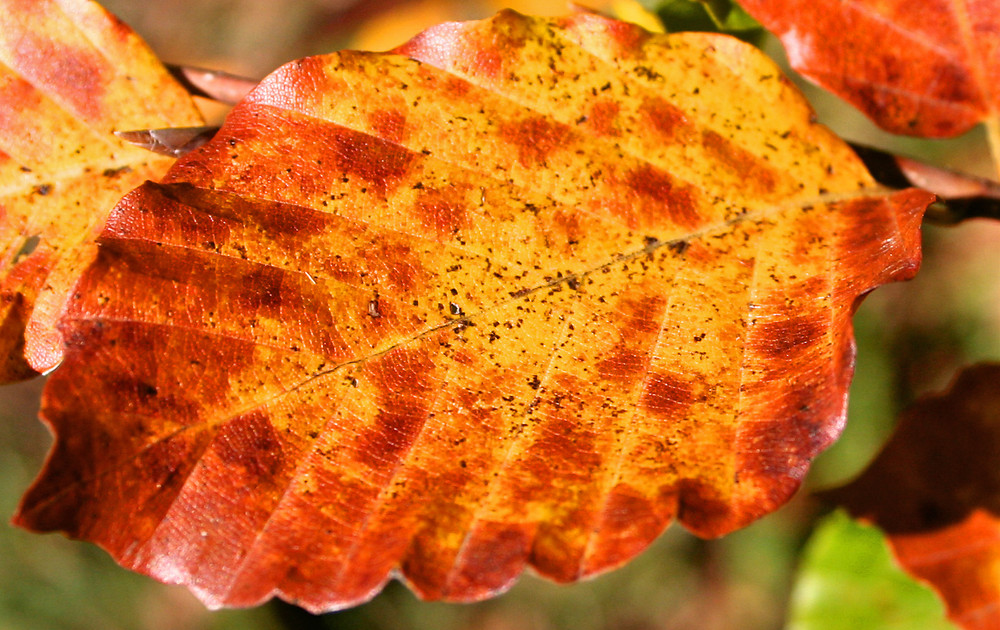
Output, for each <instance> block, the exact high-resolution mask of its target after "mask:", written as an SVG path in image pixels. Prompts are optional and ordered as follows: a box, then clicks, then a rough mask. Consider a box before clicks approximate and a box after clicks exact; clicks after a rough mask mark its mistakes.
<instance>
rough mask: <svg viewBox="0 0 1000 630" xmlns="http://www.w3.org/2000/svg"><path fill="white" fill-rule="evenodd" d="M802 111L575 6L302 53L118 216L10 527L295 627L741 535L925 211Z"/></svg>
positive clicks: (701, 52)
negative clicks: (397, 597) (394, 584)
mask: <svg viewBox="0 0 1000 630" xmlns="http://www.w3.org/2000/svg"><path fill="white" fill-rule="evenodd" d="M811 114H812V112H811V110H810V109H809V107H808V105H807V104H806V102H805V100H804V99H803V98H802V97H801V95H799V94H798V93H797V92H796V91H795V90H794V88H793V87H791V85H790V83H789V82H788V81H787V80H786V79H785V78H783V77H782V75H781V74H780V72H779V71H778V69H777V68H776V67H775V66H774V65H773V63H771V62H770V61H769V60H768V59H767V58H766V57H765V56H764V55H763V54H762V53H760V52H759V51H758V50H756V49H754V48H753V47H751V46H749V45H746V44H743V43H741V42H739V41H738V40H735V39H732V38H730V37H726V36H720V35H712V34H702V33H682V34H676V35H669V36H667V35H655V34H651V33H648V32H646V31H643V30H642V29H640V28H639V27H637V26H634V25H630V24H626V23H622V22H617V21H614V20H611V19H608V18H604V17H600V16H597V15H593V14H579V15H574V16H570V17H566V18H561V19H551V20H546V19H537V18H529V17H525V16H522V15H519V14H517V13H513V12H502V13H500V14H498V15H497V16H495V17H494V18H492V19H490V20H485V21H480V22H467V23H449V24H443V25H441V26H438V27H435V28H433V29H430V30H429V31H426V32H425V33H423V34H421V35H419V36H418V37H417V38H415V39H414V40H412V41H411V42H409V43H408V44H406V45H404V46H403V47H401V48H400V49H398V50H397V51H395V52H394V53H389V54H385V53H379V54H376V53H361V52H350V51H346V52H341V53H337V54H331V55H327V56H322V57H313V58H308V59H303V60H300V61H296V62H293V63H290V64H288V65H286V66H284V67H282V68H281V69H279V70H278V71H276V72H275V73H274V74H272V75H271V76H270V77H268V78H267V79H265V80H264V81H263V82H262V83H261V84H260V85H259V86H258V87H257V88H256V89H255V90H254V91H252V92H251V93H250V94H249V95H248V97H247V98H246V99H245V100H244V101H243V102H242V103H241V104H239V105H238V106H237V107H236V108H235V109H234V110H233V111H232V112H231V114H230V115H229V117H228V118H227V120H226V122H225V124H224V126H223V127H222V129H221V130H220V131H219V133H218V134H217V135H216V136H215V138H214V139H213V140H212V141H211V142H209V143H208V144H206V145H205V146H204V147H202V148H201V149H199V150H197V151H195V152H193V153H191V154H188V155H187V156H185V157H184V158H182V159H181V160H179V161H178V162H177V164H176V165H175V166H174V167H173V168H172V169H171V171H170V173H168V175H167V176H166V177H165V178H164V180H163V182H162V183H160V184H153V183H147V184H144V185H143V186H141V187H140V188H139V189H137V190H136V191H134V192H132V193H130V194H129V195H128V196H127V197H125V198H124V199H123V200H122V202H121V203H120V204H119V206H118V207H117V208H116V209H115V211H114V212H113V214H112V216H111V217H110V219H109V221H108V225H107V227H106V229H105V231H104V233H103V235H102V236H101V239H100V245H101V246H100V250H99V256H98V258H97V260H96V261H95V262H94V263H93V265H92V266H91V267H90V268H89V269H88V270H87V271H86V273H85V274H84V276H83V278H82V279H81V281H80V282H79V284H78V285H77V287H76V289H75V291H74V299H72V300H71V301H70V302H69V303H68V305H67V307H66V309H65V312H64V315H63V317H62V319H61V323H60V331H61V332H62V334H63V337H64V340H65V358H64V362H63V366H62V367H61V368H60V369H59V370H58V371H57V372H56V373H55V374H54V375H53V377H52V378H51V379H50V381H49V383H48V386H47V389H46V392H45V395H44V402H43V412H42V413H43V417H44V419H45V421H46V422H48V423H49V424H50V425H51V427H52V428H53V430H54V432H55V434H56V436H57V438H56V443H55V446H54V450H53V453H52V454H51V456H50V458H49V460H48V463H47V465H46V468H45V470H44V472H43V473H42V475H41V476H40V478H39V479H38V480H37V481H36V482H35V484H34V486H33V487H32V488H31V489H30V490H29V492H28V494H27V495H26V497H25V498H24V500H23V503H22V505H21V507H20V510H19V513H18V515H17V517H16V520H17V522H18V523H19V524H21V525H23V526H26V527H30V528H34V529H38V530H64V531H66V532H67V533H69V534H70V535H71V536H74V537H80V538H85V539H89V540H93V541H96V542H98V543H99V544H101V545H102V546H104V547H105V548H106V549H108V550H109V551H110V552H111V554H112V555H113V556H114V557H115V558H116V559H117V560H118V561H119V562H120V563H122V564H123V565H125V566H127V567H130V568H133V569H135V570H137V571H141V572H143V573H147V574H149V575H152V576H155V577H157V578H159V579H161V580H164V581H167V582H174V583H183V584H187V585H188V586H189V587H191V588H192V589H193V590H194V591H195V593H197V594H198V595H199V597H201V598H202V599H203V600H204V601H205V602H206V603H207V604H208V605H210V606H213V607H217V606H248V605H253V604H256V603H258V602H261V601H263V600H265V599H267V598H268V597H270V596H272V595H275V594H277V595H280V596H281V597H284V598H286V599H289V600H291V601H295V602H296V603H297V604H299V605H301V606H304V607H305V608H307V609H309V610H313V611H323V610H332V609H336V608H342V607H345V606H350V605H353V604H357V603H359V602H361V601H364V600H366V599H368V598H370V597H371V596H372V595H373V594H374V593H376V592H377V591H378V590H379V589H380V588H381V587H382V585H383V584H384V583H385V582H386V580H388V579H389V578H390V577H391V576H393V575H398V576H400V577H401V578H402V579H404V580H405V581H406V582H407V583H408V584H409V585H410V586H411V588H413V590H414V591H416V592H417V594H418V595H420V596H421V597H424V598H428V599H439V598H440V599H447V600H456V601H469V600H476V599H482V598H485V597H489V596H492V595H494V594H496V593H498V592H500V591H502V590H503V589H505V588H507V587H508V586H509V585H510V584H511V583H512V582H513V581H514V580H515V579H516V578H517V576H518V575H519V574H520V573H521V572H522V571H523V570H524V569H525V568H526V567H528V566H531V567H534V569H535V570H536V571H537V572H538V573H540V574H542V575H544V576H547V577H549V578H551V579H554V580H558V581H572V580H577V579H580V578H583V577H586V576H590V575H594V574H597V573H600V572H602V571H605V570H608V569H611V568H613V567H617V566H619V565H621V564H623V563H624V562H626V561H627V560H629V559H630V558H632V557H633V556H634V555H636V554H637V553H639V552H640V551H641V550H642V549H643V548H645V547H646V546H647V545H649V543H650V542H651V541H652V540H653V539H655V538H656V537H657V536H658V535H659V534H660V533H661V532H662V531H663V529H664V528H665V527H666V526H667V525H668V524H669V523H670V522H671V521H672V520H673V519H675V518H676V519H677V520H678V521H680V522H681V523H683V524H684V525H685V526H686V527H687V528H689V529H690V530H692V531H694V532H695V533H697V534H699V535H702V536H719V535H722V534H725V533H727V532H729V531H732V530H734V529H736V528H739V527H741V526H744V525H746V524H747V523H749V522H751V521H753V520H754V519H756V518H758V517H760V516H761V515H763V514H766V513H768V512H770V511H772V510H774V509H776V508H777V507H778V506H780V505H781V504H782V503H784V502H785V501H786V500H787V499H788V498H789V496H790V495H791V494H792V493H793V492H794V491H795V490H796V488H798V486H799V484H800V482H801V480H802V477H803V475H804V474H805V472H806V470H807V468H808V465H809V462H810V460H811V458H813V457H814V456H815V455H816V454H817V453H818V452H819V451H820V450H821V449H823V448H824V447H826V446H828V445H829V444H830V443H831V442H832V441H833V440H834V439H835V438H836V437H837V435H838V434H839V432H840V430H841V427H842V425H843V421H844V410H845V398H846V393H847V386H848V383H849V381H850V377H851V372H852V368H853V355H854V347H853V341H852V334H851V321H850V318H851V314H852V313H853V311H854V308H855V306H856V304H857V302H858V300H859V299H860V297H861V296H862V295H864V294H865V293H867V292H868V291H870V290H871V289H873V288H875V287H876V286H878V285H880V284H883V283H885V282H889V281H892V280H899V279H903V278H908V277H910V276H911V275H912V274H913V273H914V272H915V271H916V268H917V265H918V261H919V224H920V217H921V214H922V212H923V210H924V208H925V207H926V205H927V204H928V203H929V202H930V201H931V200H932V199H933V196H932V195H930V194H929V193H926V192H923V191H919V190H906V191H901V192H893V191H889V190H886V189H884V188H881V187H879V186H878V185H877V184H875V182H874V181H873V180H872V179H871V177H870V176H869V175H868V173H867V172H866V171H865V169H864V167H863V165H862V163H861V162H860V160H859V159H858V158H857V157H856V156H854V154H853V153H852V152H851V151H850V149H849V148H848V147H847V146H846V145H845V144H844V143H842V142H841V141H839V140H838V139H837V138H836V137H835V136H833V134H831V133H830V132H829V131H828V130H826V129H825V128H824V127H822V126H820V125H817V124H816V123H814V122H813V121H812V119H811Z"/></svg>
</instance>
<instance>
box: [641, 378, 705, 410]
mask: <svg viewBox="0 0 1000 630" xmlns="http://www.w3.org/2000/svg"><path fill="white" fill-rule="evenodd" d="M693 402H694V392H693V390H692V387H691V384H690V383H689V382H687V381H686V380H684V379H682V378H680V377H678V376H676V375H673V374H667V373H665V372H654V373H652V374H650V375H649V378H648V379H647V380H646V389H645V391H643V393H642V398H641V399H640V401H639V406H640V407H641V408H642V409H643V410H645V411H646V412H648V413H649V414H650V415H652V416H653V417H656V418H663V419H667V418H676V417H677V416H679V415H681V414H683V413H685V412H686V411H687V409H688V407H690V406H691V404H692V403H693Z"/></svg>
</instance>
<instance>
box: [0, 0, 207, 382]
mask: <svg viewBox="0 0 1000 630" xmlns="http://www.w3.org/2000/svg"><path fill="white" fill-rule="evenodd" d="M200 120H201V119H200V116H199V114H198V112H197V110H196V109H195V106H194V103H193V102H192V101H191V99H190V97H189V96H188V95H187V93H185V92H184V90H182V89H181V88H180V86H178V85H177V84H176V83H175V82H174V81H173V80H172V79H171V77H170V75H169V74H168V73H167V72H166V70H165V69H164V68H163V67H162V66H161V65H160V63H159V61H157V60H156V58H155V57H154V56H153V54H152V53H151V52H150V51H149V50H148V49H147V48H146V46H145V44H143V43H142V42H141V41H140V40H139V38H138V37H137V36H136V35H135V34H134V33H133V32H132V31H131V30H129V29H128V27H127V26H125V25H124V24H123V23H121V22H120V21H118V20H117V19H116V18H114V16H111V15H109V14H108V13H106V12H105V11H104V10H103V9H101V8H100V7H99V6H98V5H96V4H94V3H92V2H89V1H87V0H63V1H59V2H56V1H54V0H0V383H2V382H7V381H11V380H16V379H19V378H24V377H27V376H31V375H33V374H35V370H34V369H32V368H31V367H29V365H28V362H27V361H26V360H25V358H24V352H23V346H24V334H25V326H27V325H28V320H29V319H32V318H33V319H34V324H33V329H34V335H35V337H36V341H37V342H39V343H38V347H37V349H36V355H35V357H34V359H33V361H32V363H33V367H34V368H35V369H38V370H45V369H48V368H51V367H52V366H53V365H55V363H56V362H57V361H58V355H59V350H58V346H55V347H53V344H54V343H56V342H55V341H54V340H52V339H51V335H52V334H53V332H52V328H51V326H52V321H53V320H52V315H53V313H54V312H57V311H58V309H59V308H61V306H62V302H63V300H64V299H65V295H66V292H67V291H68V288H69V286H70V285H72V283H73V282H75V280H76V274H78V273H79V271H80V270H81V269H82V268H83V267H84V266H85V265H86V263H87V260H88V257H89V256H91V255H92V250H93V239H94V238H95V237H96V235H97V234H98V232H99V231H100V228H101V226H102V225H103V222H104V219H105V217H107V213H108V212H109V211H110V210H111V208H112V207H114V205H115V203H117V201H118V200H119V199H120V198H121V197H122V196H123V195H124V194H125V193H126V192H128V191H129V190H131V189H133V188H135V187H136V186H138V185H139V184H140V183H142V182H143V181H145V180H146V179H157V178H159V176H161V175H162V174H163V173H164V172H166V170H167V168H168V167H169V165H170V164H171V163H172V160H168V159H165V158H161V157H157V156H154V155H152V154H150V153H148V152H146V151H143V150H141V149H137V148H135V147H131V146H129V145H127V144H125V143H123V142H121V141H119V140H118V139H117V138H115V137H114V135H112V132H113V131H115V130H122V129H140V128H151V127H152V128H155V127H166V126H184V125H197V124H199V123H200ZM39 292H41V293H42V297H39V295H38V294H39ZM36 298H37V299H39V300H41V302H45V304H46V305H45V306H40V307H39V309H38V310H36V309H35V305H36Z"/></svg>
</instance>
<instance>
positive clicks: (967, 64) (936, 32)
mask: <svg viewBox="0 0 1000 630" xmlns="http://www.w3.org/2000/svg"><path fill="white" fill-rule="evenodd" d="M742 5H743V6H744V8H746V10H747V11H748V12H750V14H751V15H753V16H754V17H755V18H757V19H758V20H760V21H761V22H762V23H763V24H764V26H765V27H767V28H768V29H769V30H771V31H772V32H774V33H775V34H776V35H777V36H778V37H779V38H781V41H782V42H783V43H784V45H785V50H787V52H788V59H789V62H790V63H791V64H792V67H793V68H795V69H796V70H798V71H799V72H801V73H802V74H804V75H805V76H807V77H809V78H811V79H812V80H814V81H816V82H817V83H819V84H820V85H822V86H823V87H826V88H828V89H829V90H831V91H833V92H834V93H836V94H838V95H840V96H842V97H843V98H845V99H847V100H848V101H850V102H851V103H852V104H853V105H855V106H856V107H858V108H859V109H861V111H863V112H865V113H866V114H867V115H869V116H871V117H872V119H873V120H875V122H876V123H878V124H879V126H881V127H883V128H885V129H887V130H889V131H892V132H894V133H903V134H910V135H919V136H925V137H930V138H939V137H947V136H954V135H958V134H960V133H963V132H965V131H967V130H968V129H970V128H971V127H972V126H973V125H975V124H977V123H979V122H983V121H985V120H987V119H991V120H992V122H993V123H994V124H995V122H996V118H997V112H998V111H1000V89H998V86H1000V12H998V11H997V7H996V5H995V4H994V3H992V2H973V1H971V0H921V1H920V2H918V3H913V2H883V1H879V0H855V1H852V2H832V3H831V2H813V1H812V0H743V2H742Z"/></svg>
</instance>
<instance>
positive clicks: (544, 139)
mask: <svg viewBox="0 0 1000 630" xmlns="http://www.w3.org/2000/svg"><path fill="white" fill-rule="evenodd" d="M499 131H500V137H501V138H502V139H503V140H504V141H505V142H507V143H509V144H511V145H513V146H515V147H516V148H517V153H518V162H520V163H521V165H522V166H529V167H536V166H541V165H544V164H545V160H546V158H547V157H548V155H549V154H550V153H551V152H552V151H555V150H556V149H557V148H558V147H559V146H560V145H562V144H563V143H564V142H565V141H566V140H567V138H568V137H569V135H570V130H569V128H568V127H566V126H564V125H561V124H559V123H556V122H553V121H552V120H550V119H548V118H544V117H541V116H537V117H533V118H527V119H525V120H521V121H517V122H505V123H502V124H501V125H500V130H499Z"/></svg>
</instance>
